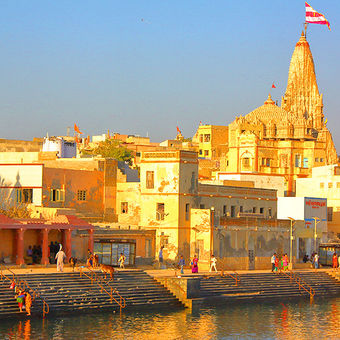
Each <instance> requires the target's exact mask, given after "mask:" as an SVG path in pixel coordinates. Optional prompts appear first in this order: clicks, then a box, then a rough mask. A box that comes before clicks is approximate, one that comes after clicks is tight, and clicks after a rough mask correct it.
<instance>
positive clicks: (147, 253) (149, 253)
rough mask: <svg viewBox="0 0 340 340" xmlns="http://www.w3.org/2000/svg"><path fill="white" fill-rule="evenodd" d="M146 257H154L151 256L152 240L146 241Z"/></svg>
mask: <svg viewBox="0 0 340 340" xmlns="http://www.w3.org/2000/svg"><path fill="white" fill-rule="evenodd" d="M145 256H146V257H152V255H151V240H150V239H148V238H147V239H145Z"/></svg>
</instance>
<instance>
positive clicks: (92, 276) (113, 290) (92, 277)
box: [79, 268, 126, 311]
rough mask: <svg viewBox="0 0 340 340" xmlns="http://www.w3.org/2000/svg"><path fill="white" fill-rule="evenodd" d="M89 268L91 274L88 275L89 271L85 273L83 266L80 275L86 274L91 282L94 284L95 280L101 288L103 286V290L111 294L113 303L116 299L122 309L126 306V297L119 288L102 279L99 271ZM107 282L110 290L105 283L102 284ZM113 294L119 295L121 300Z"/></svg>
mask: <svg viewBox="0 0 340 340" xmlns="http://www.w3.org/2000/svg"><path fill="white" fill-rule="evenodd" d="M87 269H88V270H89V272H90V273H91V274H90V275H88V274H87V273H85V272H84V271H83V270H82V268H79V273H80V277H81V276H82V275H85V276H86V277H88V278H89V279H90V280H91V284H93V282H95V283H96V284H97V285H98V286H99V287H100V288H101V291H102V292H103V291H104V292H105V293H106V294H107V295H109V296H110V299H111V303H112V302H113V301H115V302H116V303H117V304H118V306H119V307H120V311H122V308H125V306H126V302H125V299H124V298H123V297H122V296H121V295H120V294H119V292H118V290H117V289H116V288H113V287H111V286H110V285H109V283H108V282H106V281H105V280H103V279H101V278H100V277H98V275H97V273H96V272H94V271H93V270H92V269H90V268H87ZM102 283H104V284H106V285H107V288H110V290H109V291H108V290H107V289H106V288H105V287H104V285H103V284H102ZM113 294H116V295H118V297H119V301H118V300H117V299H116V298H115V297H114V296H113Z"/></svg>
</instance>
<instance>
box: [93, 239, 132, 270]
mask: <svg viewBox="0 0 340 340" xmlns="http://www.w3.org/2000/svg"><path fill="white" fill-rule="evenodd" d="M94 253H95V254H97V255H98V257H99V263H102V264H107V265H111V266H118V259H119V257H120V254H122V253H123V254H124V256H125V262H124V264H125V266H134V265H135V259H136V240H133V239H129V240H124V239H97V240H96V239H95V240H94Z"/></svg>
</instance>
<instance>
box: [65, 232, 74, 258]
mask: <svg viewBox="0 0 340 340" xmlns="http://www.w3.org/2000/svg"><path fill="white" fill-rule="evenodd" d="M64 233H65V250H64V251H65V255H66V258H67V261H68V260H69V259H70V257H72V230H71V229H66V230H64Z"/></svg>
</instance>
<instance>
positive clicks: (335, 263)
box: [332, 253, 338, 270]
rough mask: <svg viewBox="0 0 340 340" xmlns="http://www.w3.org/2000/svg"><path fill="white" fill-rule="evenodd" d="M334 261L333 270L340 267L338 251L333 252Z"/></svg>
mask: <svg viewBox="0 0 340 340" xmlns="http://www.w3.org/2000/svg"><path fill="white" fill-rule="evenodd" d="M332 263H333V270H336V269H337V268H338V256H337V255H336V253H334V254H333V258H332Z"/></svg>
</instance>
